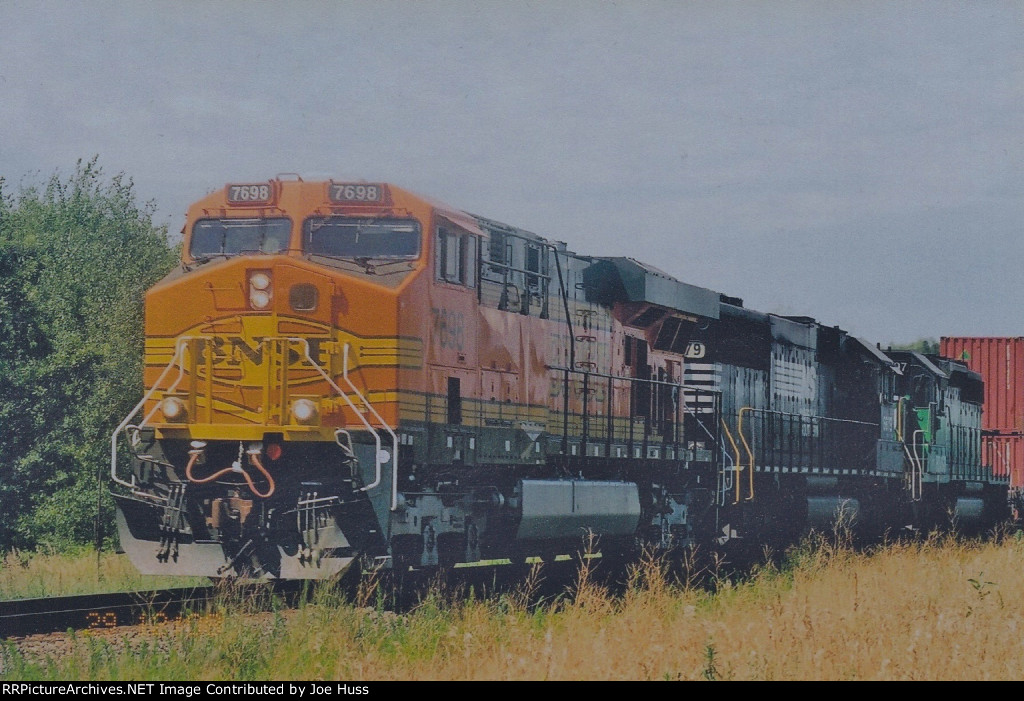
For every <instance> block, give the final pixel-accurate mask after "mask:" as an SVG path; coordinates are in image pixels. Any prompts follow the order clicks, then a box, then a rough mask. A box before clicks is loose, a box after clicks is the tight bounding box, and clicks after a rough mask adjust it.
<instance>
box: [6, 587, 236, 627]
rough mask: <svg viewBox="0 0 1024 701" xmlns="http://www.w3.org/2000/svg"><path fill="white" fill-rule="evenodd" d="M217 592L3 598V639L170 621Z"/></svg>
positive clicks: (185, 590)
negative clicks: (5, 599)
mask: <svg viewBox="0 0 1024 701" xmlns="http://www.w3.org/2000/svg"><path fill="white" fill-rule="evenodd" d="M217 591H218V588H217V587H214V586H209V587H187V588H179V589H161V590H154V591H144V592H115V593H110V594H84V595H79V596H58V597H47V598H40V599H15V600H11V601H0V638H11V637H19V636H25V635H34V634H39V633H53V632H56V631H64V630H86V629H90V628H93V629H95V628H117V627H119V626H127V625H137V624H140V623H147V622H160V621H166V620H171V619H174V618H176V617H178V616H180V615H181V614H182V613H183V612H189V611H201V610H203V609H204V608H205V605H206V604H207V602H209V601H210V600H212V599H213V597H214V596H216V593H217Z"/></svg>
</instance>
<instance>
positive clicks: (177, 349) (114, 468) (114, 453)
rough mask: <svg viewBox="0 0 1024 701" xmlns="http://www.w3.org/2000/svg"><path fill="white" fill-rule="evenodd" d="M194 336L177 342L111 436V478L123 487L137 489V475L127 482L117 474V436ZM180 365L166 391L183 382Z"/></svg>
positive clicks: (147, 416) (150, 415)
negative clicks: (164, 364) (161, 367)
mask: <svg viewBox="0 0 1024 701" xmlns="http://www.w3.org/2000/svg"><path fill="white" fill-rule="evenodd" d="M192 338H194V337H192V336H186V337H183V338H180V339H178V341H177V343H176V344H175V348H174V354H173V355H171V360H170V362H169V363H167V367H165V368H164V369H163V372H161V373H160V377H158V378H157V380H156V382H154V383H153V386H152V387H151V388H150V389H149V391H148V392H146V394H145V395H143V397H142V399H141V400H140V401H139V403H138V404H136V405H135V408H134V409H132V410H131V412H130V413H129V414H128V416H126V417H125V418H124V421H122V422H121V423H120V424H119V425H118V427H117V428H116V429H114V433H113V434H111V436H110V479H112V480H114V482H116V483H117V484H120V485H121V486H123V487H127V488H128V489H135V475H132V481H131V482H125V481H124V480H123V479H121V478H120V477H118V476H117V437H118V436H119V435H120V434H121V431H123V430H124V429H125V427H126V426H128V424H129V423H130V422H131V420H132V419H133V418H134V417H135V415H136V414H138V413H139V410H140V409H142V407H143V406H145V404H146V402H148V401H149V399H150V397H152V396H153V394H154V393H155V392H156V391H157V388H159V387H160V383H161V382H163V381H164V378H165V377H167V373H169V372H170V371H171V368H172V367H174V364H175V363H176V362H178V360H179V358H178V356H180V355H182V351H183V349H184V348H185V341H188V340H191V339H192ZM178 367H179V372H178V379H177V380H175V381H174V382H173V383H172V384H171V389H170V390H165V391H173V388H174V387H177V386H178V383H179V382H181V378H182V376H183V375H184V372H185V369H184V368H183V367H182V366H180V365H179V366H178ZM158 408H159V404H158V405H157V406H156V407H153V410H152V411H150V412H149V413H148V414H146V416H145V417H144V418H143V419H142V423H140V424H139V427H140V428H141V427H142V426H145V425H146V423H147V422H148V421H149V420H150V419H151V418H152V417H153V414H155V413H156V411H157V409H158Z"/></svg>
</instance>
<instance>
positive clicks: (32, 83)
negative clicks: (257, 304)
mask: <svg viewBox="0 0 1024 701" xmlns="http://www.w3.org/2000/svg"><path fill="white" fill-rule="evenodd" d="M93 155H98V156H99V162H100V165H101V166H102V167H103V168H104V170H105V172H106V173H107V174H108V175H113V174H115V173H119V172H123V173H125V174H126V175H128V176H130V177H131V178H132V179H133V180H134V181H135V184H136V187H137V190H138V193H139V195H140V197H141V198H142V199H143V200H152V201H154V202H155V204H156V206H157V216H156V220H157V223H159V224H167V225H168V227H169V228H170V230H171V231H173V232H177V231H178V230H180V228H181V226H182V222H183V220H184V217H183V214H184V211H185V209H186V207H187V206H188V204H189V202H191V201H192V200H194V199H197V198H198V197H201V196H202V195H204V194H206V193H207V192H209V191H211V190H213V189H216V188H218V187H221V186H223V184H224V183H226V182H228V181H232V182H238V181H258V180H266V179H267V178H270V177H272V176H274V175H276V174H278V173H285V172H291V173H299V174H300V175H302V176H303V177H304V178H306V179H312V178H323V177H335V178H352V179H366V180H381V181H389V182H393V183H395V184H397V185H400V186H403V187H406V188H408V189H411V190H413V191H416V192H420V193H422V194H425V195H428V196H431V197H434V198H436V199H440V200H442V201H445V202H447V203H448V204H450V205H452V206H454V207H457V208H460V209H464V210H467V211H470V212H474V213H476V214H481V215H483V216H486V217H489V218H492V219H497V220H500V221H504V222H506V223H509V224H513V225H516V226H520V227H523V228H526V229H529V230H531V231H534V232H536V233H538V234H541V235H544V236H547V237H549V238H552V239H557V240H561V241H565V242H567V243H568V244H569V247H570V248H571V249H573V250H576V251H578V252H580V253H586V254H591V255H615V256H632V257H634V258H638V259H640V260H643V261H647V262H650V263H654V264H655V265H657V266H659V267H660V268H662V269H664V270H665V271H667V272H669V273H671V274H673V275H675V276H676V277H678V278H679V279H681V280H684V281H686V282H690V283H693V284H696V285H701V286H704V287H710V288H712V289H715V290H718V291H721V292H725V293H727V294H730V295H733V296H738V297H742V298H743V299H744V300H745V303H746V305H747V306H748V307H751V308H754V309H758V310H761V311H768V312H778V313H783V314H804V315H808V316H813V317H815V318H817V319H819V320H820V321H822V322H823V323H826V324H829V325H838V326H841V327H843V328H845V329H848V330H849V331H851V332H853V333H854V334H856V335H859V336H863V337H865V338H867V339H869V340H871V341H880V342H882V343H883V344H885V343H887V342H890V341H894V342H902V341H911V340H914V339H917V338H920V337H936V338H937V337H939V336H942V335H968V334H970V335H1013V336H1024V312H1022V307H1024V265H1022V264H1024V0H1017V1H1014V2H1009V1H1008V2H986V1H984V0H980V1H972V2H940V1H934V0H930V1H927V2H926V1H923V0H921V1H918V2H887V1H877V2H871V1H870V0H867V1H865V0H857V1H851V2H843V1H841V0H829V1H815V2H800V1H799V0H785V1H775V0H760V1H758V0H746V1H743V2H725V1H721V0H715V1H713V2H712V1H710V0H704V1H700V2H697V1H685V0H679V1H675V2H645V1H640V0H619V1H618V2H582V1H576V2H570V1H564V0H549V1H548V2H536V3H533V2H519V1H515V2H513V1H503V2H482V1H481V0H472V1H466V2H462V1H456V0H451V1H447V2H429V1H427V2H410V1H403V2H386V1H381V0H374V1H372V2H371V1H366V2H364V1H359V0H353V1H348V2H341V1H334V2H314V1H309V2H273V3H272V2H217V1H215V0H208V1H205V2H181V1H177V2H142V1H138V0H132V1H128V0H125V1H124V2H88V1H80V2H63V1H62V2H44V1H41V0H34V1H30V2H26V1H22V0H0V176H2V177H4V178H5V179H6V180H7V182H8V183H9V184H13V185H15V186H16V185H17V184H19V183H29V184H31V183H38V182H43V181H44V180H45V179H46V178H47V177H49V176H50V175H52V174H53V173H54V172H59V173H62V174H64V175H69V174H70V173H71V172H73V170H74V166H75V162H76V160H77V159H79V158H82V159H88V158H90V157H92V156H93Z"/></svg>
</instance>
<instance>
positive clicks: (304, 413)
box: [292, 399, 316, 424]
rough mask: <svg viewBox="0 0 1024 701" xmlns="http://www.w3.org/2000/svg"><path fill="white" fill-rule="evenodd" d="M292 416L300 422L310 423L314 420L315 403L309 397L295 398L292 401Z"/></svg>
mask: <svg viewBox="0 0 1024 701" xmlns="http://www.w3.org/2000/svg"><path fill="white" fill-rule="evenodd" d="M292 416H293V417H295V421H297V422H298V423H300V424H310V423H313V422H314V421H315V420H316V404H314V403H313V402H312V401H311V400H309V399H296V400H295V401H294V402H292Z"/></svg>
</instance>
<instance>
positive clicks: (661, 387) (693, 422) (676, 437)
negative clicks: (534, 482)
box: [547, 365, 721, 464]
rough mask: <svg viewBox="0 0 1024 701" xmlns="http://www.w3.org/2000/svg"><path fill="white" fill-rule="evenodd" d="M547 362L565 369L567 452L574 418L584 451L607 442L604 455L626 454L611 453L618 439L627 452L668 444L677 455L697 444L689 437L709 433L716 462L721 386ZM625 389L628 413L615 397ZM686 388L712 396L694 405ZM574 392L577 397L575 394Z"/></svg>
mask: <svg viewBox="0 0 1024 701" xmlns="http://www.w3.org/2000/svg"><path fill="white" fill-rule="evenodd" d="M547 368H548V370H550V371H552V372H558V373H561V374H562V381H561V383H560V384H561V385H562V388H563V389H562V410H561V414H562V426H561V430H562V445H563V448H562V451H563V454H565V453H568V442H569V435H570V430H569V426H570V421H571V420H578V428H579V433H578V434H574V435H573V439H574V440H575V439H576V438H579V440H580V448H581V453H582V454H583V455H589V453H588V452H587V448H588V447H589V446H591V445H603V447H604V451H605V452H604V455H605V456H607V457H622V456H621V455H619V456H612V455H611V450H612V447H613V446H615V445H624V446H625V448H626V450H627V453H628V456H627V457H632V458H639V457H641V456H642V457H643V458H648V457H651V456H650V455H649V450H650V449H658V450H661V449H664V450H666V451H667V450H668V449H669V448H671V449H672V451H673V455H674V456H679V455H681V454H682V451H683V449H686V448H687V447H696V446H688V444H689V443H697V442H699V441H704V440H705V438H706V439H707V440H706V443H705V445H706V449H707V450H709V451H711V452H712V454H713V457H712V462H715V463H716V464H717V462H718V461H717V455H715V454H716V453H717V452H718V451H719V450H721V446H720V445H719V443H720V436H719V435H718V422H719V419H720V416H721V412H720V407H721V393H720V392H718V391H716V390H711V389H709V388H707V387H701V386H694V385H684V384H680V383H677V382H671V381H668V380H655V379H646V378H638V377H622V376H619V375H611V374H608V373H602V372H598V371H594V370H590V369H579V368H570V367H562V366H558V365H548V366H547ZM570 387H572V391H570ZM626 391H628V393H629V396H628V400H629V406H628V411H629V413H628V414H621V413H616V411H615V408H616V407H615V402H614V401H613V400H614V397H615V396H616V395H618V396H623V393H624V392H626ZM686 392H691V393H692V394H693V395H694V397H698V398H699V397H708V398H709V401H708V402H707V404H705V405H703V406H697V407H696V408H694V407H692V406H690V405H689V403H688V402H687V399H686ZM574 395H575V396H576V397H578V398H576V399H574V398H573V397H574ZM594 397H597V398H596V399H594ZM623 399H625V397H623ZM570 405H573V406H570ZM595 405H596V406H595ZM619 408H620V410H621V409H622V408H623V407H619ZM666 455H667V454H666ZM677 459H678V457H677Z"/></svg>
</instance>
